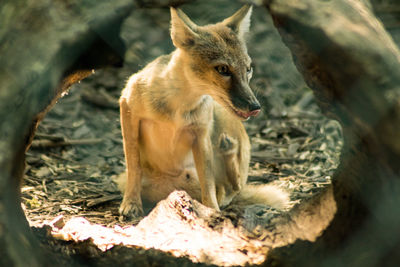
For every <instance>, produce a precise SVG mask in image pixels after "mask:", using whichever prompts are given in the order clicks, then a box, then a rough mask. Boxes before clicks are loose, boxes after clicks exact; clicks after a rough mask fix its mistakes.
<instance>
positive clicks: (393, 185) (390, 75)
mask: <svg viewBox="0 0 400 267" xmlns="http://www.w3.org/2000/svg"><path fill="white" fill-rule="evenodd" d="M365 3H367V1H355V0H336V1H313V0H304V1H297V0H285V1H281V0H271V1H266V6H267V8H268V10H269V12H270V13H271V15H272V18H273V20H274V23H275V26H276V27H277V29H278V30H279V33H280V34H281V36H282V39H283V41H284V43H285V44H286V45H287V46H288V48H289V49H290V51H291V53H292V55H293V60H294V62H295V64H296V66H297V68H298V70H299V71H300V73H301V74H302V75H303V77H304V79H305V81H306V82H307V84H308V85H309V87H310V88H311V89H312V90H313V92H314V95H315V97H316V99H317V102H318V104H319V106H320V107H321V109H322V111H323V112H324V113H325V114H326V115H327V116H329V117H331V118H334V119H337V120H338V121H339V122H340V123H341V125H342V128H343V135H344V139H345V140H344V141H345V142H344V148H343V150H342V155H341V163H340V166H339V167H338V169H337V171H336V173H335V174H334V176H333V185H332V189H333V196H334V199H335V201H330V198H329V197H326V198H320V201H319V202H317V203H314V204H315V205H317V206H316V208H315V211H316V212H314V214H313V211H312V210H311V211H310V212H311V213H308V216H305V217H304V216H303V217H301V216H300V217H299V216H297V217H296V216H294V217H293V220H292V222H291V223H292V229H293V231H295V230H296V225H300V226H301V225H302V224H304V223H305V222H307V221H306V220H307V219H309V217H312V218H314V219H316V218H321V219H324V218H322V217H323V216H322V215H321V214H320V213H319V211H320V210H321V207H322V206H325V207H328V208H330V209H332V210H334V208H333V207H334V205H335V202H336V206H337V212H336V213H335V215H334V218H333V220H332V222H331V223H330V225H329V226H328V227H327V229H326V230H325V231H324V232H323V234H322V235H321V236H320V237H318V238H317V240H316V241H315V242H309V241H300V240H297V241H296V242H295V243H294V245H291V246H285V247H282V248H279V249H275V250H273V251H272V252H271V253H270V254H269V259H268V262H267V263H266V265H269V264H271V265H272V264H273V266H321V265H326V266H332V265H334V266H378V265H379V266H383V265H385V266H388V265H391V266H393V264H394V263H397V265H398V264H399V263H400V258H399V256H398V254H396V251H397V249H398V248H399V245H400V228H399V227H398V225H400V224H399V223H400V213H399V212H398V207H399V205H400V194H399V193H400V179H399V178H400V176H399V171H400V101H399V100H400V98H399V97H400V53H399V50H398V48H397V47H396V45H395V44H394V43H393V41H392V39H391V37H390V36H389V35H388V34H387V32H386V31H385V29H384V28H383V26H382V24H381V23H380V22H379V21H378V20H377V19H376V18H375V16H374V15H373V13H372V12H371V10H370V9H369V7H368V5H367V4H365ZM330 192H331V190H327V191H326V193H325V194H330ZM304 208H309V207H307V206H306V205H305V207H304ZM298 209H299V210H300V211H301V210H302V209H303V208H302V207H301V206H300V207H298ZM299 210H297V213H299ZM300 213H301V212H300ZM310 227H312V226H311V225H310ZM301 229H302V230H303V231H307V229H304V227H303V228H301ZM308 231H312V229H310V230H308ZM315 237H317V236H315ZM308 239H311V238H308Z"/></svg>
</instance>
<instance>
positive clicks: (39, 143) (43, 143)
mask: <svg viewBox="0 0 400 267" xmlns="http://www.w3.org/2000/svg"><path fill="white" fill-rule="evenodd" d="M101 142H103V139H100V138H93V139H79V140H66V139H65V140H64V141H60V142H57V141H53V140H33V142H32V145H31V148H33V149H35V148H36V149H38V148H49V147H62V146H83V145H96V144H98V143H101Z"/></svg>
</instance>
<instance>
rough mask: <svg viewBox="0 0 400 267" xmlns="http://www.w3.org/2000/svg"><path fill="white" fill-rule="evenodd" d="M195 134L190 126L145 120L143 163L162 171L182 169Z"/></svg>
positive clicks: (142, 125) (142, 137) (142, 133)
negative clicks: (175, 125) (182, 126)
mask: <svg viewBox="0 0 400 267" xmlns="http://www.w3.org/2000/svg"><path fill="white" fill-rule="evenodd" d="M194 140H195V134H194V133H193V131H192V130H191V129H190V128H176V127H174V125H173V124H171V123H166V122H160V121H153V120H143V121H141V124H140V151H141V160H142V163H144V164H148V165H149V166H150V167H151V168H152V169H158V170H159V171H162V172H169V171H174V170H180V169H181V168H183V166H184V165H185V161H186V159H187V158H188V157H191V151H192V146H193V142H194Z"/></svg>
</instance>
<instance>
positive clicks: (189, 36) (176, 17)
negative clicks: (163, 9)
mask: <svg viewBox="0 0 400 267" xmlns="http://www.w3.org/2000/svg"><path fill="white" fill-rule="evenodd" d="M197 28H198V27H197V25H196V24H195V23H194V22H193V21H191V20H190V19H189V17H188V16H186V14H185V13H183V11H182V10H180V9H175V8H173V7H171V39H172V42H173V43H174V46H175V47H179V48H188V47H190V46H192V45H193V44H194V43H195V39H196V38H197V37H198V34H197V33H196V32H197Z"/></svg>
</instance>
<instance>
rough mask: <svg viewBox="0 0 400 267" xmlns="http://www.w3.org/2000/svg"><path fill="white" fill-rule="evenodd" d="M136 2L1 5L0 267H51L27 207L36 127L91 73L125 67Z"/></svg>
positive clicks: (15, 1) (41, 0)
mask: <svg viewBox="0 0 400 267" xmlns="http://www.w3.org/2000/svg"><path fill="white" fill-rule="evenodd" d="M132 2H133V1H126V0H118V1H113V2H112V3H111V2H110V3H109V1H61V2H60V1H56V2H54V1H48V0H38V1H28V2H27V1H20V0H13V1H2V2H1V4H0V25H2V26H1V31H0V44H1V45H0V54H1V57H0V118H1V120H0V196H1V197H0V246H1V247H0V251H1V254H2V255H1V257H0V265H1V266H45V265H49V264H51V262H52V260H51V258H49V257H47V256H46V257H45V256H44V252H43V251H40V250H39V246H38V244H37V242H36V240H35V239H34V238H33V236H32V234H31V232H30V230H29V228H28V224H27V221H26V218H25V217H24V214H23V211H22V209H21V205H20V203H21V201H20V195H19V192H20V181H21V178H22V175H23V172H24V161H25V151H26V149H27V148H28V146H29V144H30V142H31V140H32V137H33V134H34V130H35V129H36V126H37V123H38V122H39V121H40V120H41V119H42V118H43V116H44V114H45V113H46V112H47V111H48V110H49V109H50V108H51V107H52V105H54V104H55V102H56V100H57V99H58V98H59V97H60V96H61V94H62V93H63V92H64V91H65V90H67V89H68V88H69V87H70V85H71V84H72V83H74V82H77V81H79V80H81V79H83V78H85V77H87V76H88V75H89V74H90V73H91V71H92V69H94V68H97V67H101V66H105V65H120V64H121V63H122V58H123V56H124V52H125V47H124V45H123V42H122V40H121V39H120V37H119V28H120V24H121V22H122V21H123V19H124V18H125V17H126V16H127V15H128V14H129V11H130V10H131V9H132V6H133V3H132Z"/></svg>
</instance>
